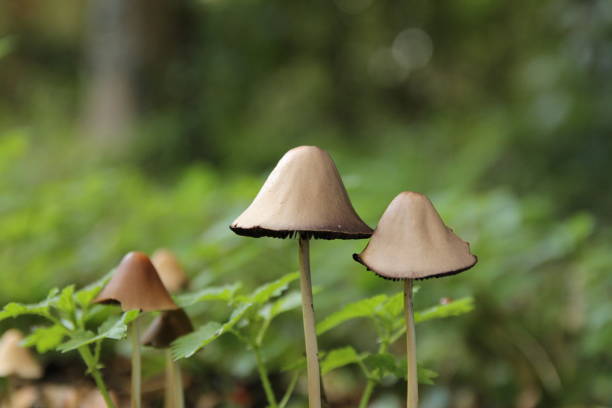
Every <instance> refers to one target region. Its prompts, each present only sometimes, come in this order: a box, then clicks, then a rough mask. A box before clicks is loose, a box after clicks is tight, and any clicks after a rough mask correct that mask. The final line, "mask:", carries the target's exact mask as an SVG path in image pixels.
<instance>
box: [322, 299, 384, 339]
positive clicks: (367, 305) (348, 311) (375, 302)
mask: <svg viewBox="0 0 612 408" xmlns="http://www.w3.org/2000/svg"><path fill="white" fill-rule="evenodd" d="M388 299H389V297H388V296H387V295H377V296H374V297H371V298H367V299H363V300H359V301H357V302H354V303H351V304H349V305H347V306H345V307H344V308H342V309H341V310H339V311H338V312H336V313H332V314H331V315H329V316H327V317H326V318H325V319H324V320H323V321H322V322H321V323H319V324H318V325H317V334H323V333H325V332H326V331H328V330H331V329H333V328H334V327H336V326H338V325H339V324H341V323H344V322H346V321H347V320H351V319H355V318H358V317H369V316H373V315H374V314H375V312H376V309H377V308H378V307H379V306H380V305H382V304H384V303H385V302H386V301H387V300H388Z"/></svg>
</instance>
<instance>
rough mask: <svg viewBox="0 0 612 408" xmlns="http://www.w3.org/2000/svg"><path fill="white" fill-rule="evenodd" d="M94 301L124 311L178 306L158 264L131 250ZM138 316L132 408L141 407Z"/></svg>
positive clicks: (133, 326)
mask: <svg viewBox="0 0 612 408" xmlns="http://www.w3.org/2000/svg"><path fill="white" fill-rule="evenodd" d="M94 302H95V303H118V304H120V305H121V309H122V310H123V311H128V310H134V309H137V310H141V311H143V312H149V311H155V310H157V311H164V310H176V309H178V306H177V305H176V303H174V301H173V300H172V298H171V297H170V294H169V293H168V291H167V290H166V288H165V287H164V284H163V283H162V281H161V279H160V278H159V275H158V274H157V271H156V270H155V267H154V266H153V264H152V263H151V260H150V259H149V257H148V256H147V255H145V254H144V253H142V252H130V253H129V254H127V255H126V256H125V257H124V258H123V259H122V260H121V263H120V264H119V266H118V267H117V270H116V272H115V274H114V275H113V277H112V278H111V280H110V281H109V282H108V284H107V285H106V286H105V287H104V289H102V291H101V292H100V294H99V295H98V297H97V298H96V299H95V301H94ZM138 326H139V319H136V320H134V321H133V322H132V323H131V324H130V334H129V336H130V339H131V343H132V396H131V401H132V402H131V406H132V408H140V406H141V400H140V389H141V372H140V371H141V369H140V366H141V364H140V341H139V335H138V330H139V329H138Z"/></svg>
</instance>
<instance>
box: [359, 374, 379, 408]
mask: <svg viewBox="0 0 612 408" xmlns="http://www.w3.org/2000/svg"><path fill="white" fill-rule="evenodd" d="M374 387H376V382H375V381H374V380H368V383H367V384H366V387H365V390H363V394H362V395H361V401H359V408H367V407H368V403H369V402H370V398H371V397H372V392H373V391H374Z"/></svg>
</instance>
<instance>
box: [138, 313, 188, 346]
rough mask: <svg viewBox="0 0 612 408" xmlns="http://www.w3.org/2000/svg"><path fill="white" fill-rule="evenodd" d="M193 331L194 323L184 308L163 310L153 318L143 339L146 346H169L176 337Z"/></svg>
mask: <svg viewBox="0 0 612 408" xmlns="http://www.w3.org/2000/svg"><path fill="white" fill-rule="evenodd" d="M192 331H193V325H192V324H191V320H190V319H189V316H187V313H185V311H184V310H183V309H177V310H170V311H167V312H163V313H162V314H160V315H159V316H157V317H156V318H155V320H153V322H152V323H151V325H150V326H149V328H148V329H147V331H146V332H145V333H144V335H143V336H142V339H141V343H142V344H144V345H145V346H151V347H155V348H168V347H170V344H172V342H173V341H174V340H176V339H178V338H179V337H181V336H184V335H186V334H189V333H191V332H192Z"/></svg>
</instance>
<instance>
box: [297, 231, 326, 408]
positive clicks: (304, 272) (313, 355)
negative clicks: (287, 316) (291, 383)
mask: <svg viewBox="0 0 612 408" xmlns="http://www.w3.org/2000/svg"><path fill="white" fill-rule="evenodd" d="M299 241H300V251H299V252H300V285H301V290H302V320H303V321H304V340H305V343H306V368H307V371H308V406H309V408H321V373H320V370H319V358H318V347H317V332H316V330H315V316H314V307H313V302H312V283H311V280H310V245H309V241H308V239H307V238H303V237H302V236H300V239H299Z"/></svg>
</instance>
